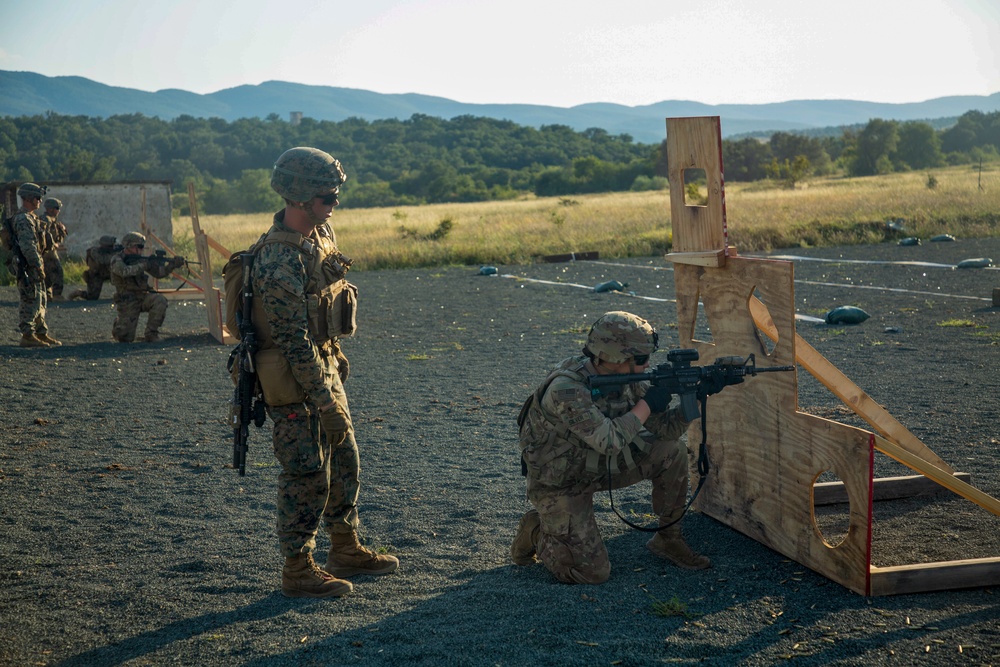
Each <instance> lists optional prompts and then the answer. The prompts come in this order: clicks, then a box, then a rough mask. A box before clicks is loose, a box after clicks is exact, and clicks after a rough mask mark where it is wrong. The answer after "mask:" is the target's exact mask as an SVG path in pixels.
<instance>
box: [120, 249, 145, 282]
mask: <svg viewBox="0 0 1000 667" xmlns="http://www.w3.org/2000/svg"><path fill="white" fill-rule="evenodd" d="M145 272H146V267H145V264H144V263H143V262H136V263H135V264H126V263H125V258H123V257H122V256H121V255H115V256H114V258H112V260H111V273H113V274H115V275H116V276H121V277H122V278H134V277H135V276H141V275H142V274H143V273H145Z"/></svg>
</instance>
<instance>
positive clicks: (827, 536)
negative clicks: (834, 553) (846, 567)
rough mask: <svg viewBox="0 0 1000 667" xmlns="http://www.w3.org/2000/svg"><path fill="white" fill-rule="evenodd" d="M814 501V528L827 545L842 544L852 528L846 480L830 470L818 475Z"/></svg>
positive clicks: (815, 483) (814, 482)
mask: <svg viewBox="0 0 1000 667" xmlns="http://www.w3.org/2000/svg"><path fill="white" fill-rule="evenodd" d="M812 501H813V502H812V522H813V528H815V529H816V532H817V533H818V534H819V536H820V538H821V539H822V540H823V543H824V544H826V546H828V547H831V548H836V547H838V546H840V545H841V543H843V541H844V540H846V539H847V533H848V532H849V530H850V528H851V503H850V500H849V499H848V497H847V489H846V488H845V487H844V482H843V481H842V480H841V479H840V477H838V476H837V474H836V473H834V472H832V471H830V470H826V471H823V472H822V473H820V474H819V475H816V478H815V479H813V493H812Z"/></svg>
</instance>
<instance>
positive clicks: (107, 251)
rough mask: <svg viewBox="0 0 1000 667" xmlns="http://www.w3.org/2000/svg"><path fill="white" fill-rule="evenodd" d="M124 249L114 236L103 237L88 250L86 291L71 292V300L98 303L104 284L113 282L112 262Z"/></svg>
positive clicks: (85, 279)
mask: <svg viewBox="0 0 1000 667" xmlns="http://www.w3.org/2000/svg"><path fill="white" fill-rule="evenodd" d="M121 250H122V247H121V246H119V245H117V243H116V239H115V237H114V236H108V235H105V236H102V237H101V239H100V241H98V243H97V245H95V246H91V247H89V248H87V256H86V262H87V268H86V269H85V270H84V272H83V280H84V282H85V283H87V288H86V289H76V290H73V291H72V292H70V295H69V298H70V299H86V300H87V301H97V300H98V299H100V298H101V290H102V289H104V283H105V282H107V281H109V280H111V260H113V259H114V258H115V255H117V254H118V253H119V252H121Z"/></svg>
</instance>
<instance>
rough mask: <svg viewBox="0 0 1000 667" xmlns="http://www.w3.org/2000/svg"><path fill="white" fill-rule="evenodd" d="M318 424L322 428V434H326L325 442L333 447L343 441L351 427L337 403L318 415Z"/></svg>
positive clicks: (349, 421)
mask: <svg viewBox="0 0 1000 667" xmlns="http://www.w3.org/2000/svg"><path fill="white" fill-rule="evenodd" d="M319 423H320V425H321V426H322V427H323V432H324V433H326V440H327V442H329V443H330V444H331V445H333V446H334V447H336V446H337V445H339V444H340V443H342V442H343V441H344V439H345V438H346V437H347V430H348V429H349V428H350V427H351V420H350V419H349V418H348V416H347V413H345V412H344V409H343V408H342V407H340V405H339V404H337V403H334V404H333V405H331V406H330V407H329V408H327V409H326V410H323V411H322V412H320V413H319Z"/></svg>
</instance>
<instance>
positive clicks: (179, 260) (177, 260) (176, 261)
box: [173, 255, 184, 269]
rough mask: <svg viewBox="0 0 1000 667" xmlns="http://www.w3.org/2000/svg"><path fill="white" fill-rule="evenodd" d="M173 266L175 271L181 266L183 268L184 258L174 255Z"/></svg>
mask: <svg viewBox="0 0 1000 667" xmlns="http://www.w3.org/2000/svg"><path fill="white" fill-rule="evenodd" d="M173 265H174V268H175V269H179V268H181V267H182V266H184V258H183V257H181V256H180V255H175V256H174V261H173Z"/></svg>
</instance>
